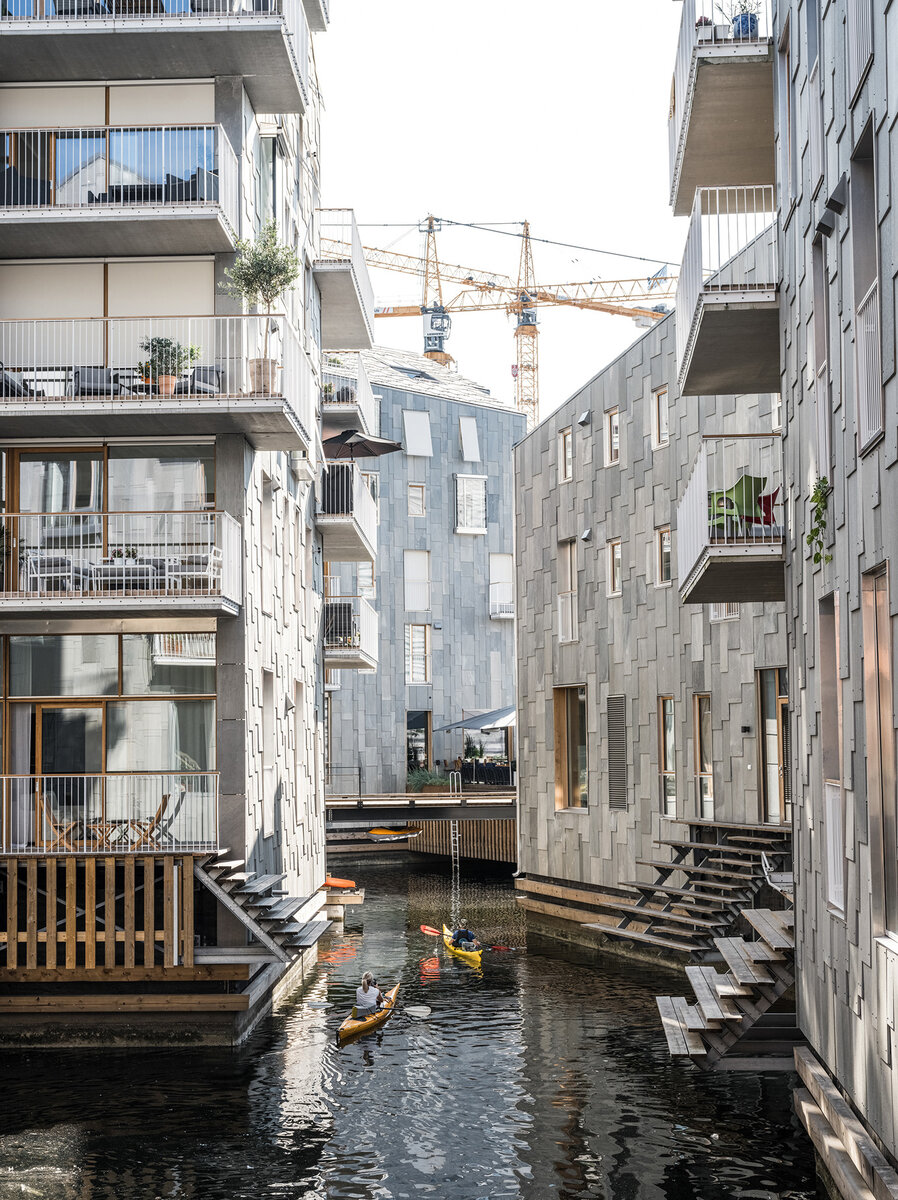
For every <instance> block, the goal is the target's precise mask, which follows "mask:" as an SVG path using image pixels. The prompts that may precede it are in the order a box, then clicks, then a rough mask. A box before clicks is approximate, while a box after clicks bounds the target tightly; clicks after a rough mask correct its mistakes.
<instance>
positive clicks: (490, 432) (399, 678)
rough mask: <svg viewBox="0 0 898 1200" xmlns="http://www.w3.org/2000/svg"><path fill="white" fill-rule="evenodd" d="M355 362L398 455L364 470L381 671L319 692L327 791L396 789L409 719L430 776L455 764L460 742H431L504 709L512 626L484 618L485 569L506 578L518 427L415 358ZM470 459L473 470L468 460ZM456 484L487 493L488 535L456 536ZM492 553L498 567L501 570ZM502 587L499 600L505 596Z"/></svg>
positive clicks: (346, 586) (500, 409)
mask: <svg viewBox="0 0 898 1200" xmlns="http://www.w3.org/2000/svg"><path fill="white" fill-rule="evenodd" d="M363 359H364V363H365V369H366V371H367V373H368V376H369V378H370V381H371V386H372V388H373V390H374V393H375V395H377V396H379V397H380V435H381V437H384V438H388V439H391V440H393V441H397V442H400V443H402V444H403V447H404V449H403V450H402V451H401V452H399V453H394V454H388V455H385V456H384V457H382V458H379V459H372V460H366V462H365V469H366V470H370V471H371V472H372V473H373V474H375V475H376V485H375V486H376V491H377V496H378V504H379V524H378V555H377V562H376V564H375V567H374V592H375V596H374V599H373V603H374V605H375V607H376V609H377V611H378V618H379V630H380V638H379V665H378V668H377V671H376V673H371V674H366V673H360V672H350V671H341V672H332V673H331V674H330V676H329V685H328V686H329V687H333V688H334V690H331V691H329V693H328V696H329V714H330V724H329V751H328V752H329V765H330V772H329V777H330V781H331V784H330V786H331V790H332V791H349V792H353V791H356V790H357V789H359V788H360V789H361V791H362V792H363V793H382V792H392V791H400V792H401V791H404V790H405V780H406V773H407V766H408V748H407V736H406V735H407V725H408V722H409V719H410V718H409V714H413V716H412V717H411V720H412V722H414V723H416V724H417V726H418V728H419V730H420V729H424V728H428V729H431V730H432V731H434V732H433V734H432V739H431V742H430V760H431V764H432V765H436V764H437V763H442V762H449V763H452V762H454V760H455V758H456V757H457V756H458V755H460V754H461V753H462V751H463V737H462V734H461V732H460V731H458V730H456V731H452V732H449V733H439V732H436V731H438V730H439V729H440V727H441V726H443V725H447V724H450V723H451V722H453V721H456V720H458V719H460V718H461V717H462V715H463V713H481V712H485V711H488V710H491V709H494V708H500V707H503V706H506V705H511V704H513V703H514V695H515V692H514V622H513V620H510V619H507V617H504V616H503V617H491V615H490V611H491V610H490V599H491V587H490V584H491V575H490V572H491V568H492V571H493V576H494V583H495V582H496V579H495V575H496V571H497V570H501V569H503V567H504V566H507V568H508V569H509V570H510V568H511V559H510V556H511V555H512V553H513V548H514V547H513V541H514V528H513V496H512V463H513V457H512V454H513V447H514V445H515V443H516V442H517V441H518V440H519V439H520V438H521V437H522V436H523V434H524V429H525V421H524V417H523V416H522V415H521V414H519V413H517V412H515V411H514V410H513V409H510V408H507V407H504V406H502V405H500V404H498V403H497V402H496V401H494V400H493V399H492V398H491V397H490V395H489V393H487V392H486V391H485V390H484V389H482V388H479V387H478V386H477V385H476V384H472V383H470V382H469V381H467V380H465V379H464V378H461V377H459V376H458V375H455V374H453V373H452V372H449V371H448V370H446V369H445V368H442V367H440V366H439V365H438V364H436V363H433V362H431V361H430V360H429V359H426V358H424V357H423V356H421V355H417V354H410V353H406V352H402V351H391V350H381V349H376V350H372V351H369V352H365V353H364V355H363ZM333 369H337V368H336V367H334V368H333ZM407 412H412V413H417V414H422V415H426V417H427V422H428V425H429V448H430V450H431V453H430V454H412V453H409V450H410V449H414V448H415V447H413V446H411V445H410V443H409V438H408V432H407V426H406V424H405V418H404V417H403V413H407ZM462 421H464V422H466V423H467V424H466V428H468V429H471V430H476V439H475V440H476V446H470V445H469V446H465V445H463V443H462V435H461V432H460V431H461V423H462ZM472 436H473V435H472ZM422 448H424V449H427V448H428V447H427V446H424V447H422ZM475 452H476V454H477V455H478V458H477V459H476V460H475V459H473V457H472V458H468V459H466V458H465V457H464V455H465V453H468V454H470V455H472V456H473V454H474V453H475ZM466 476H470V477H471V478H476V479H482V480H483V481H484V485H485V526H483V531H482V532H479V533H478V532H457V530H458V529H459V513H458V505H459V499H458V495H459V484H458V480H459V479H462V480H463V481H464V479H465V477H466ZM463 486H464V484H463ZM478 486H479V485H478ZM410 488H414V489H419V488H420V489H421V491H419V492H416V493H415V494H414V495H413V496H412V499H411V504H412V506H413V507H412V509H411V511H412V512H415V511H417V509H416V508H415V507H414V506H415V505H416V504H417V505H420V504H422V503H423V506H424V512H423V515H421V516H411V515H410ZM408 551H412V552H419V553H421V552H426V553H427V554H429V560H418V562H419V563H420V562H426V563H427V567H426V571H425V573H426V575H427V578H426V579H423V580H422V579H420V578H418V577H417V576H416V578H415V579H414V581H413V580H411V578H409V580H408V582H410V583H412V582H413V583H414V584H415V585H416V587H417V590H415V588H411V589H410V588H408V587H407V586H406V580H407V574H406V573H407V570H408V572H409V575H410V574H411V571H412V569H413V568H412V567H411V565H410V564H407V554H406V552H408ZM491 556H493V557H492V558H491ZM495 556H506V559H507V562H506V561H505V560H503V562H502V563H499V562H497V559H496V557H495ZM422 570H424V568H422ZM357 578H358V577H357V574H356V572H355V571H354V570H353V569H352V568H349V567H346V566H344V567H343V568H342V569H341V580H342V583H341V586H342V588H343V590H344V592H345V593H347V594H348V593H349V591H350V590H351V589H352V588H353V587H354V586H356V583H355V582H354V581H357ZM508 579H509V584H508V589H507V595H508V597H509V598H511V599H513V597H512V595H511V584H510V579H511V576H510V575H509V576H508ZM428 582H429V587H427V586H426V584H427V583H428ZM500 592H501V594H502V595H504V594H505V592H504V589H497V588H495V587H494V589H493V593H492V595H493V599H494V601H495V600H496V599H497V598H498V596H499V595H500ZM407 604H424V605H427V607H423V608H410V607H407ZM494 607H495V605H494ZM409 626H416V627H417V630H418V631H420V633H418V632H416V635H415V636H416V637H418V636H421V637H422V638H423V639H424V640H423V641H422V643H421V646H422V649H420V650H419V647H418V643H416V644H415V647H414V650H413V655H414V666H413V668H412V669H410V664H409V661H408V654H407V637H408V636H410V635H408V634H407V632H406V630H407V627H409ZM422 627H423V628H422ZM422 655H424V656H426V659H422ZM412 679H415V680H421V682H411V680H412Z"/></svg>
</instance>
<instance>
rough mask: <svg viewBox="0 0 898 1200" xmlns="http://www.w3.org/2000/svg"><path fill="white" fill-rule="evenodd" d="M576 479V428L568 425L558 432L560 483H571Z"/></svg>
mask: <svg viewBox="0 0 898 1200" xmlns="http://www.w3.org/2000/svg"><path fill="white" fill-rule="evenodd" d="M573 478H574V427H573V425H567V426H566V427H565V428H564V429H560V430H559V431H558V482H559V483H570V482H571V480H572V479H573Z"/></svg>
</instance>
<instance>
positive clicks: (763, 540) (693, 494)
mask: <svg viewBox="0 0 898 1200" xmlns="http://www.w3.org/2000/svg"><path fill="white" fill-rule="evenodd" d="M782 486H783V455H782V442H781V440H780V437H779V435H778V434H767V435H758V436H755V435H745V436H741V437H740V436H736V435H721V436H705V437H703V439H702V445H701V448H700V450H699V452H698V455H697V457H696V460H695V463H694V464H693V467H692V473H691V474H690V476H689V482H688V483H687V484H686V488H685V490H684V492H683V498H682V500H681V501H680V503H679V505H678V506H677V545H678V556H679V570H680V585H681V590H682V589H686V590H688V589H689V586H690V576H691V575H692V573H693V571H694V570H695V568H696V566H697V564H698V563H699V560H700V559H701V558H702V557H703V555H705V554H707V553H708V552H709V551H710V552H712V553H715V554H717V555H724V556H726V557H727V558H728V560H731V559H732V557H733V556H735V555H737V554H738V555H740V556H742V555H744V556H746V557H748V558H751V556H752V555H759V556H760V555H770V554H771V553H773V554H778V553H780V552H781V551H782V547H783V543H784V539H785V517H784V507H783V499H784V497H783V490H782ZM745 598H746V599H747V598H748V597H745ZM732 599H733V600H738V599H740V597H739V596H735V595H734V596H733V597H732Z"/></svg>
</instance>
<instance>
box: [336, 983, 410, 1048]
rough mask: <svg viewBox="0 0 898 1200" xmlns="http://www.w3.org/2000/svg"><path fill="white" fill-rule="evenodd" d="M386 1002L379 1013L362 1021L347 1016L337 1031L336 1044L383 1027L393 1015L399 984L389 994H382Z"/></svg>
mask: <svg viewBox="0 0 898 1200" xmlns="http://www.w3.org/2000/svg"><path fill="white" fill-rule="evenodd" d="M384 994H385V997H386V1000H385V1003H384V1006H383V1008H382V1009H381V1010H380V1012H376V1013H373V1014H372V1015H371V1016H370V1017H365V1018H364V1019H363V1020H361V1021H360V1020H358V1019H357V1018H355V1017H352V1016H348V1017H347V1018H346V1020H345V1021H344V1022H343V1024H342V1025H341V1026H340V1028H339V1029H338V1030H337V1042H338V1043H339V1042H346V1041H349V1039H350V1038H354V1037H361V1036H362V1034H364V1033H371V1032H372V1030H374V1029H377V1028H378V1026H380V1025H383V1023H384V1021H387V1020H388V1019H389V1018H390V1017H391V1016H392V1015H393V1009H394V1008H395V1007H396V998H397V996H398V995H399V984H398V983H397V984H396V986H395V987H394V988H392V989H391V990H390V991H389V992H386V993H384Z"/></svg>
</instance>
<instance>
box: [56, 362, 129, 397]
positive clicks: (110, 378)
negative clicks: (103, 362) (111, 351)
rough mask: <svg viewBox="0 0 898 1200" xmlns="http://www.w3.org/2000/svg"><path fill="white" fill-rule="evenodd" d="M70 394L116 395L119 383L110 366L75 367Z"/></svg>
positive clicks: (118, 392) (119, 389)
mask: <svg viewBox="0 0 898 1200" xmlns="http://www.w3.org/2000/svg"><path fill="white" fill-rule="evenodd" d="M71 388H72V390H71V391H70V392H69V395H70V396H118V395H120V394H121V390H122V389H121V384H120V383H119V379H118V372H117V371H113V370H112V368H111V367H75V370H74V371H73V372H72V384H71Z"/></svg>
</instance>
